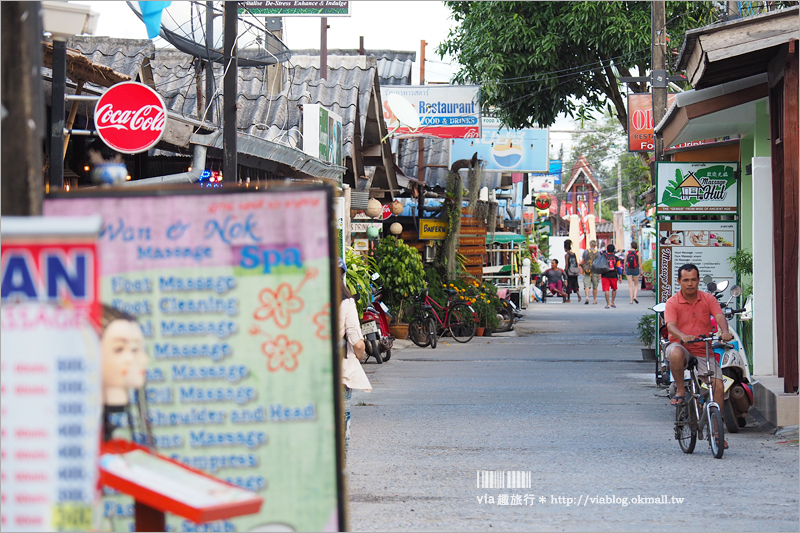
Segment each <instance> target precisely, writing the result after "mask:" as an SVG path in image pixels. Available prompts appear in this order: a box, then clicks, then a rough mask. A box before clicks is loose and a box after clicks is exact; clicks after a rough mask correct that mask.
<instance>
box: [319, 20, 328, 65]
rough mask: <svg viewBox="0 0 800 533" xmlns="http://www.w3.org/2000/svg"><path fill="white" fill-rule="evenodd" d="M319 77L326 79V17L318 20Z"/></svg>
mask: <svg viewBox="0 0 800 533" xmlns="http://www.w3.org/2000/svg"><path fill="white" fill-rule="evenodd" d="M320 20H321V21H322V22H321V25H320V47H319V77H320V78H321V79H323V80H327V79H328V17H322V19H320Z"/></svg>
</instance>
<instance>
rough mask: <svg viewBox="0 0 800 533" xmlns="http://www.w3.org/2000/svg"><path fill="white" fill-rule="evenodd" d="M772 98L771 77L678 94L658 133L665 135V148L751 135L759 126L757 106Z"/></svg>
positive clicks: (750, 78) (748, 79)
mask: <svg viewBox="0 0 800 533" xmlns="http://www.w3.org/2000/svg"><path fill="white" fill-rule="evenodd" d="M768 95H769V87H768V86H767V74H757V75H755V76H750V77H749V78H745V79H742V80H736V81H732V82H728V83H723V84H721V85H715V86H714V87H709V88H708V89H700V90H691V91H685V92H682V93H679V94H677V95H675V100H674V101H673V102H672V105H671V106H670V108H669V109H668V110H667V114H666V115H664V118H663V119H662V120H661V122H659V123H658V124H657V125H656V127H655V128H654V130H655V132H656V133H657V134H658V133H660V134H661V135H662V137H663V139H664V147H665V148H668V147H670V146H674V145H676V144H680V143H685V142H692V141H701V140H704V139H714V138H717V137H725V136H727V135H736V134H739V135H742V136H744V135H750V134H752V133H753V130H754V128H755V124H756V103H757V102H758V101H760V100H766V98H767V96H768Z"/></svg>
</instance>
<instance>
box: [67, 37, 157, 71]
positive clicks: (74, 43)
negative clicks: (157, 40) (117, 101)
mask: <svg viewBox="0 0 800 533" xmlns="http://www.w3.org/2000/svg"><path fill="white" fill-rule="evenodd" d="M67 47H68V48H74V49H75V50H78V51H79V52H80V53H81V54H83V55H84V56H86V57H87V58H89V59H90V60H91V61H92V62H94V63H97V64H99V65H104V66H106V67H110V68H113V69H114V70H116V71H117V72H119V73H121V74H125V75H127V76H130V77H131V78H136V75H137V74H139V70H141V68H142V62H143V61H144V58H146V57H148V56H150V54H152V53H153V52H154V51H155V49H156V47H155V45H153V41H151V40H149V39H117V38H113V37H81V36H75V37H70V38H69V39H67Z"/></svg>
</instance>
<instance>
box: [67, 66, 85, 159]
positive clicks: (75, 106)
mask: <svg viewBox="0 0 800 533" xmlns="http://www.w3.org/2000/svg"><path fill="white" fill-rule="evenodd" d="M82 92H83V80H80V81H79V82H78V86H77V87H76V88H75V95H76V96H77V95H79V94H81V93H82ZM79 103H80V102H77V101H75V102H72V108H71V109H70V110H69V118H68V119H67V125H66V126H65V127H64V129H66V130H68V131H69V130H71V129H72V125H73V124H75V117H76V116H77V114H78V104H79ZM89 129H91V128H89ZM69 137H70V134H69V133H66V134H64V155H63V156H62V159H63V158H64V157H67V148H68V147H69Z"/></svg>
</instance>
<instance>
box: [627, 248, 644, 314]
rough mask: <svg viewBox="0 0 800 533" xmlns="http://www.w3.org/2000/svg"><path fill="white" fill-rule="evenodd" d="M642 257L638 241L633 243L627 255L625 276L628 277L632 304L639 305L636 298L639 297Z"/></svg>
mask: <svg viewBox="0 0 800 533" xmlns="http://www.w3.org/2000/svg"><path fill="white" fill-rule="evenodd" d="M641 264H642V256H641V255H640V254H639V245H638V244H636V241H633V242H632V243H631V249H630V250H628V253H627V254H625V275H626V276H627V277H628V296H630V299H631V304H634V303H637V304H638V303H639V300H637V299H636V297H637V296H638V295H639V276H640V275H641V271H640V270H639V269H640V266H641Z"/></svg>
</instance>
